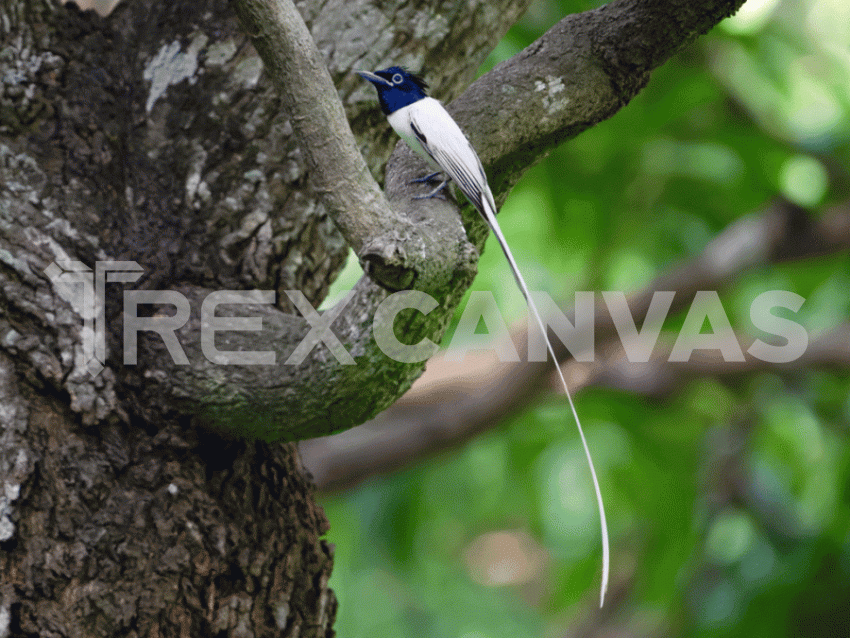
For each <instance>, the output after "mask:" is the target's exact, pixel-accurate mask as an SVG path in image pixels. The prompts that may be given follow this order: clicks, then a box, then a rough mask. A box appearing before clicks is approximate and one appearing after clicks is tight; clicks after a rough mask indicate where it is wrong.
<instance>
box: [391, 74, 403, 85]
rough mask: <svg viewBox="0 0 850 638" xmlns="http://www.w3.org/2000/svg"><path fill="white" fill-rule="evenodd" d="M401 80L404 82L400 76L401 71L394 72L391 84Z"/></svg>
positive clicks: (399, 82) (398, 82)
mask: <svg viewBox="0 0 850 638" xmlns="http://www.w3.org/2000/svg"><path fill="white" fill-rule="evenodd" d="M402 82H404V78H403V77H401V73H396V74H395V75H394V76H393V84H401V83H402Z"/></svg>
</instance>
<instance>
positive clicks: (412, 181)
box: [410, 171, 440, 184]
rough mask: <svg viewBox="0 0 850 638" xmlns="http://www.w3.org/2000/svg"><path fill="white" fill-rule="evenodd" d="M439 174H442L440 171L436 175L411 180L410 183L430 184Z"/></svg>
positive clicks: (431, 174)
mask: <svg viewBox="0 0 850 638" xmlns="http://www.w3.org/2000/svg"><path fill="white" fill-rule="evenodd" d="M439 174H440V171H437V172H436V173H430V174H428V175H425V176H424V177H417V178H416V179H412V180H410V183H411V184H427V183H428V182H430V181H432V180H433V179H434V178H435V177H436V176H437V175H439Z"/></svg>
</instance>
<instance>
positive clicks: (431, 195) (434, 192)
mask: <svg viewBox="0 0 850 638" xmlns="http://www.w3.org/2000/svg"><path fill="white" fill-rule="evenodd" d="M448 183H449V180H447V179H444V180H443V181H442V182H440V185H439V186H437V188H435V189H434V190H432V191H431V192H430V193H426V194H425V195H416V196H415V197H414V198H413V199H433V198H434V197H436V196H437V194H438V193H439V192H440V191H441V190H443V189H444V188H445V187H446V184H448Z"/></svg>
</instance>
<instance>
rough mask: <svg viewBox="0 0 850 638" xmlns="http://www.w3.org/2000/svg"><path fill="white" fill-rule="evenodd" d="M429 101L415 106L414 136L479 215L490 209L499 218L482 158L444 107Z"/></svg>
mask: <svg viewBox="0 0 850 638" xmlns="http://www.w3.org/2000/svg"><path fill="white" fill-rule="evenodd" d="M427 100H428V102H426V101H425V100H421V102H424V104H421V106H420V103H419V102H417V103H416V104H414V105H413V106H414V107H419V108H411V110H410V129H411V131H412V132H413V135H414V136H415V137H416V139H417V141H418V142H419V143H420V144H421V145H422V148H423V149H425V152H426V153H428V155H429V156H431V159H433V160H434V161H435V162H436V163H437V164H438V165H439V167H440V168H441V169H442V170H443V171H444V172H445V173H446V175H447V176H448V177H450V178H451V179H452V181H453V182H454V183H455V184H457V187H458V188H459V189H460V190H461V192H462V193H463V194H464V195H466V197H467V199H469V201H470V202H471V203H472V205H473V206H475V208H476V209H477V210H478V212H480V213H481V214H482V215H484V210H485V207H487V206H489V207H490V211H491V212H492V213H493V214H494V215H495V214H496V204H495V201H494V200H493V194H492V193H491V192H490V187H489V186H488V185H487V175H486V173H484V167H483V166H482V165H481V160H480V159H479V158H478V154H477V153H476V152H475V149H474V148H472V144H470V142H469V140H468V139H467V138H466V135H464V134H463V131H461V129H460V127H459V126H458V125H457V123H456V122H455V121H454V119H452V117H451V115H449V114H448V112H447V111H446V110H445V109H444V108H443V105H442V104H440V103H439V102H437V100H434V99H433V98H427ZM485 218H486V215H485ZM488 221H489V220H488Z"/></svg>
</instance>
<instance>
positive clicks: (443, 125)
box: [357, 66, 610, 607]
mask: <svg viewBox="0 0 850 638" xmlns="http://www.w3.org/2000/svg"><path fill="white" fill-rule="evenodd" d="M357 74H358V75H359V76H360V77H362V78H363V79H364V80H367V81H368V82H371V83H372V85H374V87H375V88H376V89H377V91H378V101H379V103H380V105H381V110H382V111H383V113H384V115H386V116H387V121H388V122H389V124H390V126H391V127H392V128H393V130H394V131H395V132H396V133H397V134H398V136H399V137H400V138H401V139H403V140H404V141H405V142H406V143H407V145H408V146H409V147H410V148H411V149H412V150H413V151H414V152H416V153H417V154H418V155H419V156H420V157H421V158H422V159H424V160H425V162H426V163H427V164H428V165H429V166H430V167H431V169H432V170H433V171H435V172H433V173H431V174H428V175H425V176H424V177H421V178H418V179H416V180H413V181H415V182H430V181H431V180H433V179H434V178H435V177H437V176H438V175H443V179H442V180H441V181H440V184H439V185H438V186H437V187H436V188H434V189H433V190H432V191H431V192H429V193H427V194H426V195H421V196H419V197H417V199H422V198H429V197H434V196H436V195H437V193H439V192H440V191H441V190H443V189H444V188H445V187H446V185H447V184H448V183H449V182H450V181H451V182H454V183H455V184H456V185H457V187H458V188H459V189H460V191H461V192H462V193H463V194H464V195H465V196H466V198H467V199H468V200H469V202H470V203H471V204H472V205H473V206H474V207H475V209H476V210H477V211H478V213H479V214H480V215H481V216H482V217H483V218H484V221H485V222H486V223H487V225H488V226H489V228H490V230H491V231H492V232H493V234H494V235H495V236H496V239H497V241H498V242H499V245H500V246H501V248H502V252H504V254H505V258H506V259H507V261H508V264H509V265H510V268H511V271H512V272H513V275H514V279H516V282H517V285H518V286H519V289H520V292H522V296H523V297H524V298H525V301H526V304H528V308H529V310H530V312H531V314H532V315H533V316H534V319H535V321H536V323H537V325H538V327H539V328H540V330H541V332H542V333H543V337H544V339H545V340H546V346H547V348H548V351H549V354H550V355H551V356H552V360H553V361H554V362H555V369H556V370H557V371H558V376H559V378H560V381H561V385H562V386H563V388H564V393H565V394H566V395H567V399H568V401H569V405H570V409H571V411H572V415H573V418H574V419H575V423H576V427H577V428H578V432H579V437H580V438H581V443H582V445H583V447H584V453H585V457H586V459H587V464H588V467H589V468H590V474H591V477H592V478H593V487H594V490H595V492H596V503H597V506H598V509H599V522H600V528H601V535H602V583H601V587H600V593H599V606H600V607H602V606H603V605H604V603H605V592H606V590H607V589H608V574H609V571H610V548H609V542H608V524H607V521H606V518H605V505H604V503H603V500H602V491H601V490H600V488H599V479H598V478H597V476H596V468H595V467H594V465H593V457H592V455H591V453H590V447H589V446H588V444H587V438H586V437H585V435H584V429H583V428H582V426H581V421H580V420H579V416H578V412H577V411H576V407H575V403H574V402H573V398H572V395H571V394H570V390H569V387H568V386H567V381H566V379H565V378H564V373H563V372H562V370H561V366H560V365H558V358H557V357H556V356H555V350H554V349H553V347H552V343H551V341H550V340H549V336H548V334H547V332H546V326H545V325H544V323H543V319H542V318H541V317H540V313H539V312H538V310H537V306H536V304H535V303H534V299H533V298H532V297H531V294H529V291H528V286H527V285H526V283H525V279H524V278H523V276H522V273H521V272H520V269H519V266H518V265H517V262H516V260H515V259H514V256H513V253H512V252H511V249H510V247H509V246H508V242H507V240H506V239H505V235H504V234H503V233H502V229H501V228H500V226H499V223H498V222H497V221H496V212H497V210H496V202H495V200H494V198H493V193H492V191H491V190H490V185H489V183H488V181H487V174H486V173H485V172H484V167H483V166H482V164H481V160H480V158H479V157H478V153H476V152H475V149H474V148H473V146H472V143H471V142H470V141H469V139H468V138H467V137H466V135H465V134H464V133H463V131H462V130H461V128H460V126H458V124H457V122H455V120H454V118H452V116H451V115H449V112H448V111H446V109H445V108H444V107H443V105H442V104H441V103H440V102H439V101H438V100H436V99H434V98H432V97H429V96H428V88H429V87H428V84H427V83H426V82H425V81H424V80H423V79H422V78H421V77H419V76H417V75H415V74H413V73H411V72H410V71H408V70H407V69H405V68H404V67H401V66H391V67H389V68H387V69H382V70H379V71H375V72H371V71H357Z"/></svg>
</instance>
